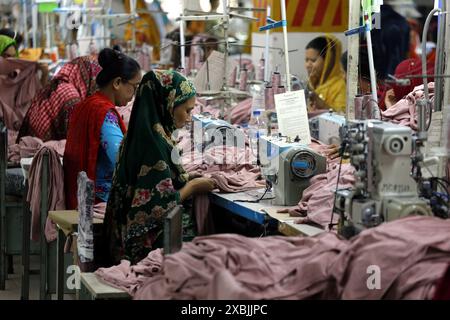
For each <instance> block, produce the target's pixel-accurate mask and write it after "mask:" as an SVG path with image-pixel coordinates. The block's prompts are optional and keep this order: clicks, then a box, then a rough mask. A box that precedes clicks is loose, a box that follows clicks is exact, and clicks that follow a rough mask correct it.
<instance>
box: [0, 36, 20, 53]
mask: <svg viewBox="0 0 450 320" xmlns="http://www.w3.org/2000/svg"><path fill="white" fill-rule="evenodd" d="M15 45H16V41H15V40H14V39H13V38H10V37H8V36H4V35H0V55H2V54H3V52H5V50H6V49H8V48H9V47H10V46H15ZM17 56H18V54H17Z"/></svg>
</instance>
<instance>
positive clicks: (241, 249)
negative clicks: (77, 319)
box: [96, 233, 346, 300]
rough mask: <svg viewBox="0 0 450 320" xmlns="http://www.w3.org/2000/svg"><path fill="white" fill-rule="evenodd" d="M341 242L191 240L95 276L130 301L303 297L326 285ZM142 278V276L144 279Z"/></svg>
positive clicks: (331, 238) (327, 237)
mask: <svg viewBox="0 0 450 320" xmlns="http://www.w3.org/2000/svg"><path fill="white" fill-rule="evenodd" d="M345 246H346V242H345V241H342V240H339V239H338V238H337V237H336V236H335V235H333V234H329V233H324V234H322V235H320V236H318V237H314V238H312V237H311V238H302V237H281V236H274V237H267V238H247V237H243V236H240V235H236V234H220V235H213V236H208V237H197V238H195V239H194V240H193V241H192V242H190V243H184V244H183V248H182V250H181V251H179V252H177V253H174V254H170V255H167V256H164V258H163V259H162V258H161V255H160V254H161V253H160V251H159V250H156V251H152V252H150V254H149V255H148V257H147V258H146V259H144V260H143V261H141V263H140V264H138V267H139V268H140V269H139V270H137V269H136V268H134V267H130V266H129V263H128V262H126V261H122V263H121V264H120V265H118V266H114V267H112V268H108V269H99V270H98V271H96V274H97V276H98V277H99V278H100V279H102V280H103V281H106V282H107V283H109V284H112V285H114V286H116V287H119V288H121V289H124V290H126V291H127V292H128V293H130V294H131V295H132V296H133V297H134V299H143V300H150V299H151V300H154V299H308V298H312V297H320V296H321V294H322V293H323V292H324V290H325V288H326V286H327V281H326V279H327V273H328V268H329V265H330V264H331V263H332V262H333V261H334V260H335V259H336V256H337V255H338V254H339V253H340V251H341V250H343V249H345ZM145 274H146V276H145Z"/></svg>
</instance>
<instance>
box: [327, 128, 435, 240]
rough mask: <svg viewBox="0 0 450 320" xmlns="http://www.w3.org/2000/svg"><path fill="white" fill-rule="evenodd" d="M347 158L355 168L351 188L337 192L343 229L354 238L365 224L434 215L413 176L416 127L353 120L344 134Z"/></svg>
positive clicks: (341, 230) (340, 230)
mask: <svg viewBox="0 0 450 320" xmlns="http://www.w3.org/2000/svg"><path fill="white" fill-rule="evenodd" d="M343 141H344V143H343V147H344V157H345V156H347V157H349V158H350V162H351V163H352V165H353V166H354V167H355V170H356V171H355V178H356V182H355V185H354V188H353V189H352V190H338V191H337V193H336V201H335V212H337V213H339V214H340V222H339V233H341V234H342V235H344V236H345V237H351V236H353V235H355V234H357V233H359V232H360V231H362V230H363V229H365V228H370V227H375V226H377V225H379V224H381V223H382V222H388V221H392V220H395V219H398V218H401V217H405V216H409V215H431V210H430V207H429V205H428V203H427V202H426V201H425V200H423V199H421V198H419V196H418V188H417V182H416V181H415V180H414V179H413V178H412V177H411V154H412V151H413V150H412V148H413V136H412V130H411V129H410V128H408V127H404V126H400V125H397V124H392V123H388V122H382V121H378V120H365V121H357V120H356V121H351V122H349V123H348V124H347V125H346V126H345V127H344V132H343Z"/></svg>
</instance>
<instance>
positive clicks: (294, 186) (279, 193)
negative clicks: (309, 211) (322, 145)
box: [258, 137, 326, 206]
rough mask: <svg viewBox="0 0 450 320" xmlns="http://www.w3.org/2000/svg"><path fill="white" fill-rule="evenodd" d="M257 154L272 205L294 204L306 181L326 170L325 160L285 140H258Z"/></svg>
mask: <svg viewBox="0 0 450 320" xmlns="http://www.w3.org/2000/svg"><path fill="white" fill-rule="evenodd" d="M258 151H259V152H258V158H259V162H260V165H261V173H262V175H263V177H264V178H265V179H266V181H268V182H270V183H271V184H272V186H273V193H274V195H275V199H274V201H273V203H274V204H275V205H283V206H292V205H296V204H297V203H298V202H299V201H300V199H301V197H302V193H303V191H304V190H305V189H306V188H307V187H309V185H310V183H309V182H310V179H311V178H312V177H313V176H315V175H316V174H320V173H324V172H325V171H326V158H325V157H323V156H321V155H319V154H318V153H316V152H315V151H314V150H312V149H310V148H308V147H307V146H306V145H304V144H300V143H297V142H289V141H287V139H286V138H279V137H261V138H260V140H259V149H258Z"/></svg>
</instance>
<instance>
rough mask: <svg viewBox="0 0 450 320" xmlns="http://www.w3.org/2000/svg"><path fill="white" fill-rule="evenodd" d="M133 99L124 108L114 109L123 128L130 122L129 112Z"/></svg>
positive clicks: (131, 108)
mask: <svg viewBox="0 0 450 320" xmlns="http://www.w3.org/2000/svg"><path fill="white" fill-rule="evenodd" d="M133 104H134V98H133V99H131V101H130V102H128V104H127V105H126V106H125V107H116V110H117V112H118V113H119V115H120V117H121V118H122V120H123V122H124V123H125V126H126V127H127V128H128V123H129V122H130V116H131V111H132V110H133Z"/></svg>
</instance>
